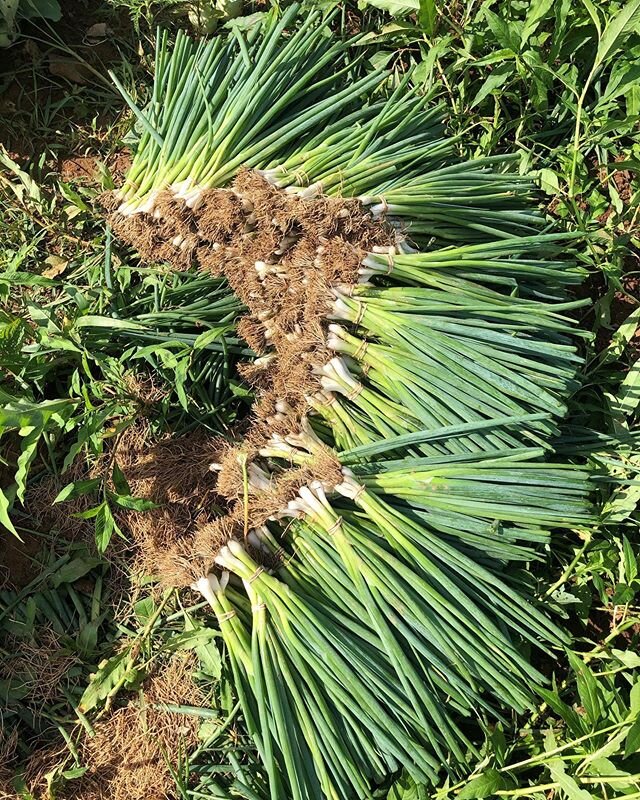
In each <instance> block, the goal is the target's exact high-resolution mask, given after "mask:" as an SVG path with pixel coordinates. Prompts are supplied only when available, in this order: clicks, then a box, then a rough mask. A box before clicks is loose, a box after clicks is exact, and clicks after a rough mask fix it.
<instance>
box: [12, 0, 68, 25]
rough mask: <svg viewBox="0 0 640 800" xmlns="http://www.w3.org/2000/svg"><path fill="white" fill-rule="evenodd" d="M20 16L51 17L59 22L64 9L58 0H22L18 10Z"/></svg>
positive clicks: (28, 17)
mask: <svg viewBox="0 0 640 800" xmlns="http://www.w3.org/2000/svg"><path fill="white" fill-rule="evenodd" d="M18 18H19V19H20V18H22V19H34V18H40V19H50V20H51V21H52V22H59V21H60V19H61V18H62V11H61V9H60V3H59V2H58V0H22V2H21V3H20V9H19V11H18Z"/></svg>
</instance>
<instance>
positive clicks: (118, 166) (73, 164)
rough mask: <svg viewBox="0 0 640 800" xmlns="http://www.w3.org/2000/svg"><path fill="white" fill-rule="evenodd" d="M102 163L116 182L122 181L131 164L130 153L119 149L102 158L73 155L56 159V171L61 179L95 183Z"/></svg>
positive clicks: (89, 183) (88, 183)
mask: <svg viewBox="0 0 640 800" xmlns="http://www.w3.org/2000/svg"><path fill="white" fill-rule="evenodd" d="M101 163H104V166H106V167H107V169H108V170H109V172H110V173H111V175H112V176H113V178H114V179H115V181H116V183H122V181H123V180H124V177H125V175H126V174H127V172H128V171H129V167H130V166H131V153H130V152H129V150H121V151H119V152H117V153H113V154H112V155H109V156H107V158H106V159H104V162H103V161H102V159H100V158H98V157H96V156H73V157H71V158H60V159H58V173H59V174H60V177H61V178H62V180H63V181H72V182H74V183H80V184H86V185H95V184H96V181H97V180H98V176H99V164H101Z"/></svg>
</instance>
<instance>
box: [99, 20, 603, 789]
mask: <svg viewBox="0 0 640 800" xmlns="http://www.w3.org/2000/svg"><path fill="white" fill-rule="evenodd" d="M297 16H298V8H297V7H296V6H295V5H294V6H290V7H289V8H288V9H287V10H286V11H285V12H284V13H283V14H282V16H280V17H278V14H277V11H276V10H274V11H272V12H270V13H269V14H267V15H266V16H265V17H264V21H263V23H262V24H258V25H256V26H255V27H253V28H252V29H251V30H250V32H249V33H247V34H245V33H243V32H242V31H241V30H240V29H239V28H234V29H233V31H232V34H231V35H230V36H229V37H228V38H227V39H226V40H223V39H221V38H217V39H214V40H212V41H209V42H202V43H200V44H195V43H193V42H191V41H190V40H189V39H188V38H187V37H185V36H182V35H181V36H179V37H178V40H177V42H176V44H175V47H174V49H173V51H172V52H169V50H168V44H167V39H166V37H164V36H161V37H160V38H159V41H158V50H157V57H156V80H155V86H154V96H153V100H152V102H151V104H150V105H149V107H148V108H146V109H145V110H144V111H140V110H138V109H135V111H136V114H137V115H138V117H139V119H140V123H141V125H142V129H143V133H142V135H141V138H140V142H139V145H138V149H137V152H136V155H135V159H134V163H133V166H132V169H131V172H130V174H129V176H128V178H127V181H126V183H125V185H124V186H123V188H122V189H121V190H120V192H119V193H117V195H116V197H112V198H111V199H110V201H108V203H107V204H108V205H109V207H110V208H111V215H110V218H111V220H112V222H113V224H114V227H115V228H116V230H117V231H118V232H119V233H120V235H122V236H123V237H125V238H126V239H127V240H128V241H130V243H132V244H134V245H136V246H138V247H139V249H140V251H141V253H142V254H143V255H144V256H147V257H150V258H154V257H155V258H157V257H162V258H164V259H167V260H169V261H170V262H171V263H173V264H174V265H175V266H176V268H180V269H184V268H190V267H194V266H195V267H199V268H201V269H203V270H205V271H207V272H213V273H214V274H216V275H219V276H224V278H226V279H227V281H228V284H229V287H230V288H229V291H230V292H231V291H233V292H234V293H235V294H236V295H237V297H238V299H239V301H241V302H242V304H243V305H244V307H246V308H247V316H246V318H245V319H244V320H243V321H242V322H241V323H240V325H239V332H240V333H241V334H242V336H244V337H245V339H246V340H247V342H248V343H249V344H250V346H251V347H252V348H253V350H254V351H255V353H256V356H257V358H255V360H254V361H253V362H252V363H250V364H248V365H246V366H245V367H244V368H243V371H244V372H243V374H244V375H245V376H246V378H247V379H248V380H249V381H251V383H252V384H253V386H254V390H255V393H256V397H257V401H256V403H255V405H254V409H253V416H252V418H251V420H250V421H249V422H248V423H247V424H246V425H245V426H244V428H243V431H242V435H241V436H239V438H238V441H237V442H236V443H235V445H234V446H231V447H230V448H229V450H228V452H227V453H226V454H225V456H224V458H223V460H222V461H221V463H220V464H216V465H214V466H215V468H216V469H218V470H219V473H220V474H219V479H218V490H219V492H220V494H221V495H223V496H224V497H225V498H226V500H227V511H228V514H227V516H226V517H224V518H222V519H221V520H220V522H221V524H220V525H219V526H218V527H216V526H213V527H212V528H206V529H202V530H198V531H196V533H195V535H194V537H193V542H192V552H191V554H190V557H189V558H186V559H185V556H184V554H185V552H188V551H189V547H191V540H190V539H189V537H188V536H187V537H186V538H185V541H183V542H181V543H180V553H181V559H182V561H181V563H182V562H184V563H187V564H188V565H189V569H188V570H187V572H188V577H187V574H186V573H185V580H188V581H189V582H193V586H194V587H195V588H196V589H198V590H199V591H201V592H202V594H203V595H204V596H205V597H206V598H207V600H208V601H209V603H210V605H211V606H212V608H213V610H214V612H215V614H216V616H217V619H218V621H219V624H220V629H221V632H222V635H223V638H224V641H225V644H226V648H227V651H228V654H229V659H230V663H231V667H232V670H233V675H234V680H235V684H236V690H237V693H238V698H239V701H240V703H241V706H242V710H243V715H244V720H245V723H246V725H247V727H248V729H249V731H250V732H251V734H252V736H253V737H254V740H255V743H256V748H257V750H258V753H259V756H260V759H261V762H262V764H263V767H264V773H265V776H266V778H267V779H268V783H269V787H270V796H271V798H272V800H292V799H293V800H312V799H313V800H320V798H330V799H331V800H352V798H370V797H372V793H373V792H374V791H375V788H376V786H378V785H379V784H381V783H383V782H384V781H385V779H386V777H387V776H388V774H389V773H390V772H393V771H395V770H396V769H399V768H400V767H404V768H405V769H406V770H407V771H408V773H409V774H410V775H411V776H412V777H413V778H414V779H415V780H416V781H419V782H429V781H435V780H437V778H438V775H439V772H440V771H441V770H446V771H448V772H450V773H451V774H453V775H455V774H456V773H458V772H459V771H460V770H461V769H463V768H464V765H465V764H466V762H467V760H468V758H469V756H470V754H472V753H473V752H474V743H473V738H474V737H473V727H472V726H471V725H470V724H469V723H470V722H471V721H472V720H473V719H475V718H477V717H478V716H481V717H483V718H486V719H496V718H499V717H500V715H501V714H502V713H503V712H504V710H505V709H515V710H516V711H522V710H523V709H525V708H526V707H527V706H529V705H530V704H531V703H533V702H534V694H535V688H536V686H537V685H539V684H540V683H542V682H543V681H544V677H543V675H542V674H541V673H540V671H539V670H538V669H537V668H536V667H535V666H534V665H532V663H531V660H530V658H529V655H528V651H529V650H532V651H536V650H537V651H543V652H545V653H547V654H553V649H554V648H555V647H558V646H561V645H562V644H563V643H565V642H566V640H567V637H566V635H565V634H564V632H563V631H562V630H561V629H560V628H559V627H558V626H557V625H556V624H555V623H554V622H553V621H551V620H550V619H549V617H548V615H547V614H546V613H545V611H544V610H543V609H541V608H540V607H539V605H538V604H537V603H536V602H535V598H533V597H532V589H531V583H532V582H531V581H530V580H529V578H528V576H527V573H526V565H527V564H528V563H529V562H531V561H533V560H535V559H536V558H537V557H538V555H537V548H538V547H539V545H540V544H542V543H546V542H548V541H549V537H550V534H551V532H552V531H553V530H554V529H557V528H560V529H582V528H588V527H589V526H590V525H591V524H592V523H593V511H592V508H591V505H590V502H589V493H590V483H589V474H588V471H587V470H586V469H584V468H582V467H580V466H579V465H578V466H574V465H569V464H563V463H558V462H557V459H555V457H554V454H553V440H554V437H555V436H556V435H557V433H558V430H559V427H558V426H559V422H560V420H561V419H562V417H563V416H564V415H565V413H566V408H567V405H566V403H567V398H568V396H569V395H570V394H571V393H572V392H573V391H574V390H575V389H576V388H577V386H578V385H579V376H578V370H579V368H580V363H581V362H580V358H579V356H578V354H577V351H576V346H575V341H576V337H577V335H578V334H579V331H577V329H576V324H575V321H574V318H573V316H572V312H573V311H574V310H575V309H576V308H578V307H579V306H580V305H581V303H579V302H576V301H572V300H570V299H568V298H567V296H566V289H567V287H568V286H570V285H571V284H575V283H578V282H579V281H580V280H581V276H582V273H581V270H580V268H579V267H578V266H577V265H576V263H575V261H574V258H573V254H572V251H571V237H563V236H559V235H557V234H549V233H543V232H541V225H542V217H541V215H540V214H539V212H538V211H537V210H536V209H535V207H534V205H533V203H532V197H533V194H534V193H533V188H532V185H531V183H530V182H529V181H528V180H527V179H526V178H523V177H520V176H518V175H515V174H513V172H510V171H509V169H508V167H509V159H505V158H488V159H478V160H472V161H467V162H464V161H460V160H459V159H458V158H457V157H456V142H455V141H454V140H453V139H451V138H447V136H446V133H445V128H444V125H443V121H442V109H441V108H440V107H433V106H432V105H431V103H430V98H428V97H425V96H423V94H422V93H421V91H420V87H419V86H416V85H413V83H412V76H411V73H408V74H406V75H404V76H402V77H399V76H398V75H396V74H394V73H391V72H387V71H385V70H377V71H374V72H372V73H367V72H366V71H365V69H364V66H363V62H362V61H361V60H360V57H359V56H358V55H355V56H354V55H353V48H352V45H353V44H354V41H353V40H352V41H347V42H344V41H341V40H339V39H337V38H336V37H335V36H334V35H333V34H332V33H331V29H330V24H331V19H330V18H329V19H323V18H322V15H321V14H320V12H317V13H312V14H309V15H307V16H306V18H305V19H304V21H302V22H299V21H298V19H297ZM514 565H515V566H517V567H518V568H517V569H515V568H514ZM250 796H251V794H250V791H249V790H247V797H250Z"/></svg>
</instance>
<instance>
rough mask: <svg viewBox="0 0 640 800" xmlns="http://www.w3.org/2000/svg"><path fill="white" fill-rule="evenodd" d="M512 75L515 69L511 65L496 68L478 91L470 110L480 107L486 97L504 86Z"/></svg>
mask: <svg viewBox="0 0 640 800" xmlns="http://www.w3.org/2000/svg"><path fill="white" fill-rule="evenodd" d="M512 75H513V67H512V66H511V64H503V65H502V66H500V67H496V69H494V70H493V72H491V73H490V74H489V77H488V78H487V79H486V81H485V82H484V83H483V84H482V86H481V87H480V89H478V92H477V93H476V96H475V97H474V98H473V100H472V101H471V104H470V108H475V107H476V106H479V105H480V103H481V102H482V101H483V100H484V99H485V97H487V96H488V95H489V94H491V93H492V92H494V91H495V90H496V89H499V88H500V87H501V86H503V85H504V84H505V83H506V82H507V81H508V80H509V78H510V77H511V76H512Z"/></svg>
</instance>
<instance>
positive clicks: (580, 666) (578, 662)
mask: <svg viewBox="0 0 640 800" xmlns="http://www.w3.org/2000/svg"><path fill="white" fill-rule="evenodd" d="M568 656H569V664H570V665H571V669H572V670H573V671H574V672H575V675H576V685H577V688H578V695H579V697H580V702H581V703H582V705H583V706H584V709H585V711H586V712H587V717H588V718H589V721H590V722H591V724H592V725H594V726H595V725H596V724H597V723H598V721H599V720H600V716H601V714H602V704H601V702H600V690H599V687H598V681H597V680H596V679H595V677H594V675H593V673H592V672H591V670H590V669H589V667H588V666H587V665H586V664H585V663H584V661H583V660H582V659H581V658H579V657H578V656H577V655H576V654H575V653H572V652H571V651H569V652H568Z"/></svg>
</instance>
